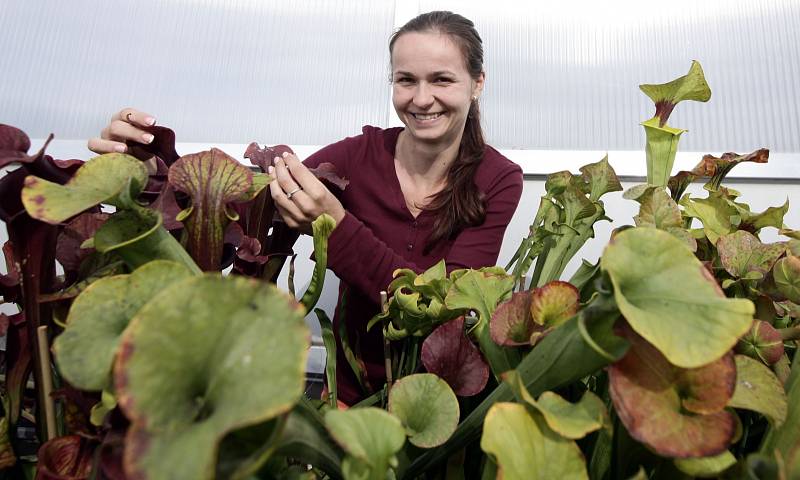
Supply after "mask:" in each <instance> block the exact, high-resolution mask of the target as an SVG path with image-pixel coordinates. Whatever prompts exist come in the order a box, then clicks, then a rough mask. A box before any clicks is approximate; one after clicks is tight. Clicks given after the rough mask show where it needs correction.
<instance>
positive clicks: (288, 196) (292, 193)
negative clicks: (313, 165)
mask: <svg viewBox="0 0 800 480" xmlns="http://www.w3.org/2000/svg"><path fill="white" fill-rule="evenodd" d="M301 190H302V188H300V187H297V188H295V189H294V190H292V191H291V192H289V193H287V194H286V198H288V199H289V200H291V199H292V195H294V194H295V193H297V192H299V191H301Z"/></svg>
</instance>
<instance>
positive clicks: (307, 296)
mask: <svg viewBox="0 0 800 480" xmlns="http://www.w3.org/2000/svg"><path fill="white" fill-rule="evenodd" d="M334 228H336V221H335V220H334V219H333V217H331V216H330V215H328V214H327V213H323V214H322V215H320V216H319V217H317V219H316V220H314V221H313V222H311V229H312V231H313V233H314V272H313V273H312V274H311V282H310V283H309V284H308V288H307V289H306V293H304V294H303V298H301V299H300V304H301V305H303V306H304V307H305V309H306V310H307V311H311V310H313V309H314V306H315V305H316V304H317V302H318V301H319V296H320V295H321V294H322V287H323V285H324V283H325V269H326V268H327V266H328V237H330V236H331V233H333V229H334Z"/></svg>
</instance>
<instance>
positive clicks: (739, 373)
mask: <svg viewBox="0 0 800 480" xmlns="http://www.w3.org/2000/svg"><path fill="white" fill-rule="evenodd" d="M728 406H731V407H734V408H744V409H746V410H752V411H754V412H758V413H760V414H762V415H764V416H765V417H767V418H768V419H769V421H770V423H772V424H773V425H774V426H775V427H776V428H778V427H780V426H781V425H783V422H784V421H785V420H786V414H787V411H788V405H787V401H786V393H785V392H784V391H783V385H781V382H780V381H779V380H778V378H777V377H775V374H774V373H772V370H770V369H769V368H768V367H766V366H765V365H764V364H763V363H761V362H759V361H758V360H753V359H752V358H750V357H747V356H744V355H736V390H735V391H734V393H733V397H732V398H731V400H730V401H729V402H728Z"/></svg>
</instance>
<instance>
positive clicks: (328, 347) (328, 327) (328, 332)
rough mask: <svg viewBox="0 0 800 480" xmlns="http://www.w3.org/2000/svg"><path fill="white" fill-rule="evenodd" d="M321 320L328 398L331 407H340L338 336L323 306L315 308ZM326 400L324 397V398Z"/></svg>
mask: <svg viewBox="0 0 800 480" xmlns="http://www.w3.org/2000/svg"><path fill="white" fill-rule="evenodd" d="M314 313H316V314H317V319H318V320H319V329H320V332H321V333H322V342H323V343H324V344H325V379H326V380H327V382H326V385H327V386H328V398H329V401H330V404H331V407H333V408H338V407H337V405H338V403H337V399H338V393H337V389H336V337H335V336H334V334H333V322H331V319H330V318H328V315H327V314H326V313H325V311H324V310H322V309H321V308H315V309H314ZM323 400H324V399H323Z"/></svg>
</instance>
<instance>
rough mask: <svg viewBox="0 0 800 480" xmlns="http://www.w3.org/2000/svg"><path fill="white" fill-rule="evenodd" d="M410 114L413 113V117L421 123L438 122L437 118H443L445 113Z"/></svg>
mask: <svg viewBox="0 0 800 480" xmlns="http://www.w3.org/2000/svg"><path fill="white" fill-rule="evenodd" d="M410 113H411V116H412V117H414V119H415V120H418V121H420V122H429V121H433V120H436V119H437V118H439V117H441V116H442V115H444V113H443V112H438V113H413V112H410Z"/></svg>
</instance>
